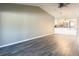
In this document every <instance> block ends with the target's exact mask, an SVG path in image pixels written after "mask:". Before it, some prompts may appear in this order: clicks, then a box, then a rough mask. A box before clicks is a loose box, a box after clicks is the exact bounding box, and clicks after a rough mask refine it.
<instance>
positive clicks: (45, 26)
mask: <svg viewBox="0 0 79 59" xmlns="http://www.w3.org/2000/svg"><path fill="white" fill-rule="evenodd" d="M0 12H1V13H0V17H1V19H0V20H1V39H0V46H2V45H7V44H11V43H15V42H18V41H22V40H27V39H30V38H33V37H38V36H42V35H46V34H52V33H53V22H54V17H52V16H51V15H49V14H48V13H46V12H45V11H43V10H42V9H40V8H39V7H34V6H23V5H17V4H1V5H0Z"/></svg>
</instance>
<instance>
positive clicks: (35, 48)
mask: <svg viewBox="0 0 79 59" xmlns="http://www.w3.org/2000/svg"><path fill="white" fill-rule="evenodd" d="M0 56H79V3H0Z"/></svg>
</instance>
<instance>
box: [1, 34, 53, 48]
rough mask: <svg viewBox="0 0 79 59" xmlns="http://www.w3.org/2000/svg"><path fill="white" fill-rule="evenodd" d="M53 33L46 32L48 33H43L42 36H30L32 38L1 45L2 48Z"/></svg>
mask: <svg viewBox="0 0 79 59" xmlns="http://www.w3.org/2000/svg"><path fill="white" fill-rule="evenodd" d="M52 34H53V33H51V34H46V35H41V36H37V37H34V38H30V39H25V40H22V41H18V42H14V43H11V44H6V45H2V46H0V48H3V47H7V46H10V45H14V44H18V43H22V42H25V41H29V40H33V39H37V38H41V37H44V36H48V35H52Z"/></svg>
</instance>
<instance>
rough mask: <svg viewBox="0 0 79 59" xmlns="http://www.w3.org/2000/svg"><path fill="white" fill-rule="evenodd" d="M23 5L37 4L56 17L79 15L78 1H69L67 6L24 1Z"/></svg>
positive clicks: (74, 16)
mask: <svg viewBox="0 0 79 59" xmlns="http://www.w3.org/2000/svg"><path fill="white" fill-rule="evenodd" d="M24 5H32V6H38V7H40V8H42V9H43V10H45V11H46V12H48V13H49V14H51V15H52V16H54V17H56V18H61V17H68V18H76V17H79V4H78V3H70V4H69V5H67V6H64V7H62V8H58V5H59V4H58V3H28V4H27V3H25V4H24Z"/></svg>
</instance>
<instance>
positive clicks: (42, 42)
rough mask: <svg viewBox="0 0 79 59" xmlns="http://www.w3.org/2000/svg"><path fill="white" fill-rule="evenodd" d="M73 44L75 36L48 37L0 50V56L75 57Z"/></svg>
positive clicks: (75, 49)
mask: <svg viewBox="0 0 79 59" xmlns="http://www.w3.org/2000/svg"><path fill="white" fill-rule="evenodd" d="M75 42H76V37H75V36H71V35H48V36H45V37H42V38H38V39H34V40H30V41H26V42H23V43H19V44H15V45H11V46H8V47H4V48H0V56H76V55H79V52H78V50H77V48H76V47H75V46H76V45H75Z"/></svg>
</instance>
